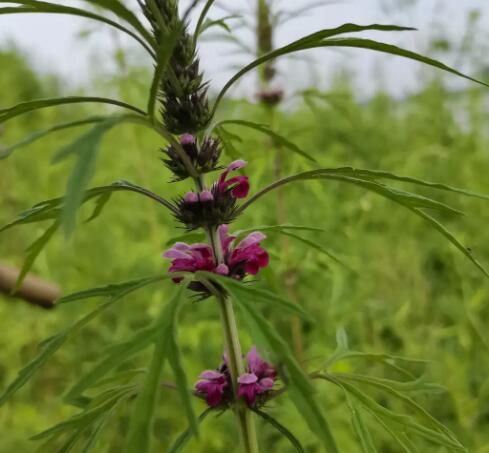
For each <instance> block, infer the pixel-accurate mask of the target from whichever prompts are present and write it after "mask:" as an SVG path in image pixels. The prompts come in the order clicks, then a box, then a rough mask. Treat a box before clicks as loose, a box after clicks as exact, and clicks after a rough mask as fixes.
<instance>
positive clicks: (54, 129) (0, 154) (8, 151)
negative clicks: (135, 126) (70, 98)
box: [0, 116, 107, 159]
mask: <svg viewBox="0 0 489 453" xmlns="http://www.w3.org/2000/svg"><path fill="white" fill-rule="evenodd" d="M106 119H107V117H106V116H105V117H104V116H92V117H90V118H85V119H83V120H77V121H69V122H67V123H61V124H57V125H55V126H52V127H50V128H48V129H44V130H43V131H39V132H35V133H33V134H31V135H29V136H28V137H26V138H25V139H23V140H21V141H20V142H18V143H15V144H13V145H11V146H8V147H6V148H3V149H2V150H1V151H0V159H5V158H6V157H8V156H10V155H11V154H12V153H13V152H14V151H16V150H17V149H20V148H23V147H24V146H27V145H30V144H31V143H34V142H36V141H37V140H40V139H41V138H44V137H45V136H46V135H49V134H51V133H53V132H57V131H61V130H64V129H71V128H73V127H79V126H85V125H87V124H93V123H100V122H101V121H104V120H106Z"/></svg>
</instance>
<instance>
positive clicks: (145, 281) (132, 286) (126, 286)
mask: <svg viewBox="0 0 489 453" xmlns="http://www.w3.org/2000/svg"><path fill="white" fill-rule="evenodd" d="M173 277H174V275H171V276H170V275H165V274H159V275H152V276H149V277H142V278H137V279H134V280H129V281H127V282H122V283H111V284H109V285H104V286H98V287H96V288H90V289H85V290H83V291H78V292H76V293H72V294H68V295H66V296H63V297H60V298H59V299H58V300H57V301H56V304H57V305H63V304H67V303H71V302H78V301H80V300H85V299H92V298H94V297H117V298H118V297H120V296H121V295H125V294H129V293H131V292H133V291H136V290H137V289H139V288H144V287H145V286H148V285H152V284H153V283H158V282H162V281H165V280H168V279H170V278H173Z"/></svg>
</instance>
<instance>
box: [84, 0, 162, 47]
mask: <svg viewBox="0 0 489 453" xmlns="http://www.w3.org/2000/svg"><path fill="white" fill-rule="evenodd" d="M84 1H85V2H87V3H92V4H94V5H97V6H100V7H102V8H104V9H106V10H107V11H110V12H112V13H114V14H115V15H116V16H117V17H119V18H120V19H122V20H123V21H125V22H127V23H128V24H129V25H131V26H132V27H133V28H134V29H135V30H137V31H138V32H139V34H140V35H141V36H142V37H143V38H144V39H145V40H146V42H147V43H148V44H150V45H151V46H153V47H155V44H156V43H155V42H154V38H153V37H152V36H151V33H149V32H148V30H147V29H146V27H145V26H144V25H143V24H142V23H141V21H140V20H139V19H138V17H137V16H136V15H135V14H134V13H133V12H132V11H131V10H130V9H129V8H127V7H126V6H125V5H124V4H123V3H122V2H121V1H119V0H84Z"/></svg>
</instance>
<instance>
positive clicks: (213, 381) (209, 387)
mask: <svg viewBox="0 0 489 453" xmlns="http://www.w3.org/2000/svg"><path fill="white" fill-rule="evenodd" d="M228 387H229V382H228V377H227V376H226V375H225V374H224V373H220V372H219V371H214V370H207V371H204V372H203V373H202V374H201V375H200V380H199V381H197V383H196V384H195V391H196V392H197V393H198V394H199V395H202V396H205V397H206V401H207V404H208V405H209V406H210V407H217V406H219V405H221V403H222V402H223V401H224V395H225V392H226V389H227V388H228Z"/></svg>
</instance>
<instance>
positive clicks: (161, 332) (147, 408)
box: [124, 287, 184, 453]
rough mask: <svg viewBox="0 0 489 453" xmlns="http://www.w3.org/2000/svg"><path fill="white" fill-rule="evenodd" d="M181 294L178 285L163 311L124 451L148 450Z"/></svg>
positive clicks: (133, 452) (126, 452)
mask: <svg viewBox="0 0 489 453" xmlns="http://www.w3.org/2000/svg"><path fill="white" fill-rule="evenodd" d="M183 295H184V291H183V289H182V287H180V288H179V289H178V291H177V295H176V296H175V297H174V299H173V300H172V301H171V302H170V303H169V304H168V305H167V306H166V307H165V308H164V309H163V310H162V313H161V316H160V319H159V326H158V337H157V339H156V343H155V347H154V352H153V358H152V359H151V364H150V367H149V371H148V374H147V376H146V379H145V381H144V384H143V388H142V390H141V392H140V393H139V394H138V396H137V398H136V402H135V406H134V410H133V412H132V414H131V419H130V423H129V431H128V435H127V441H126V444H125V447H124V452H125V453H148V452H149V451H150V446H151V434H152V421H153V414H154V409H155V405H156V400H157V397H158V394H159V390H160V380H161V375H162V372H163V365H164V362H165V360H166V359H167V356H168V353H169V349H170V341H171V340H170V338H171V335H172V332H173V326H174V325H175V322H176V316H177V315H178V311H179V308H180V305H181V304H182V303H183V300H184V297H183Z"/></svg>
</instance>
